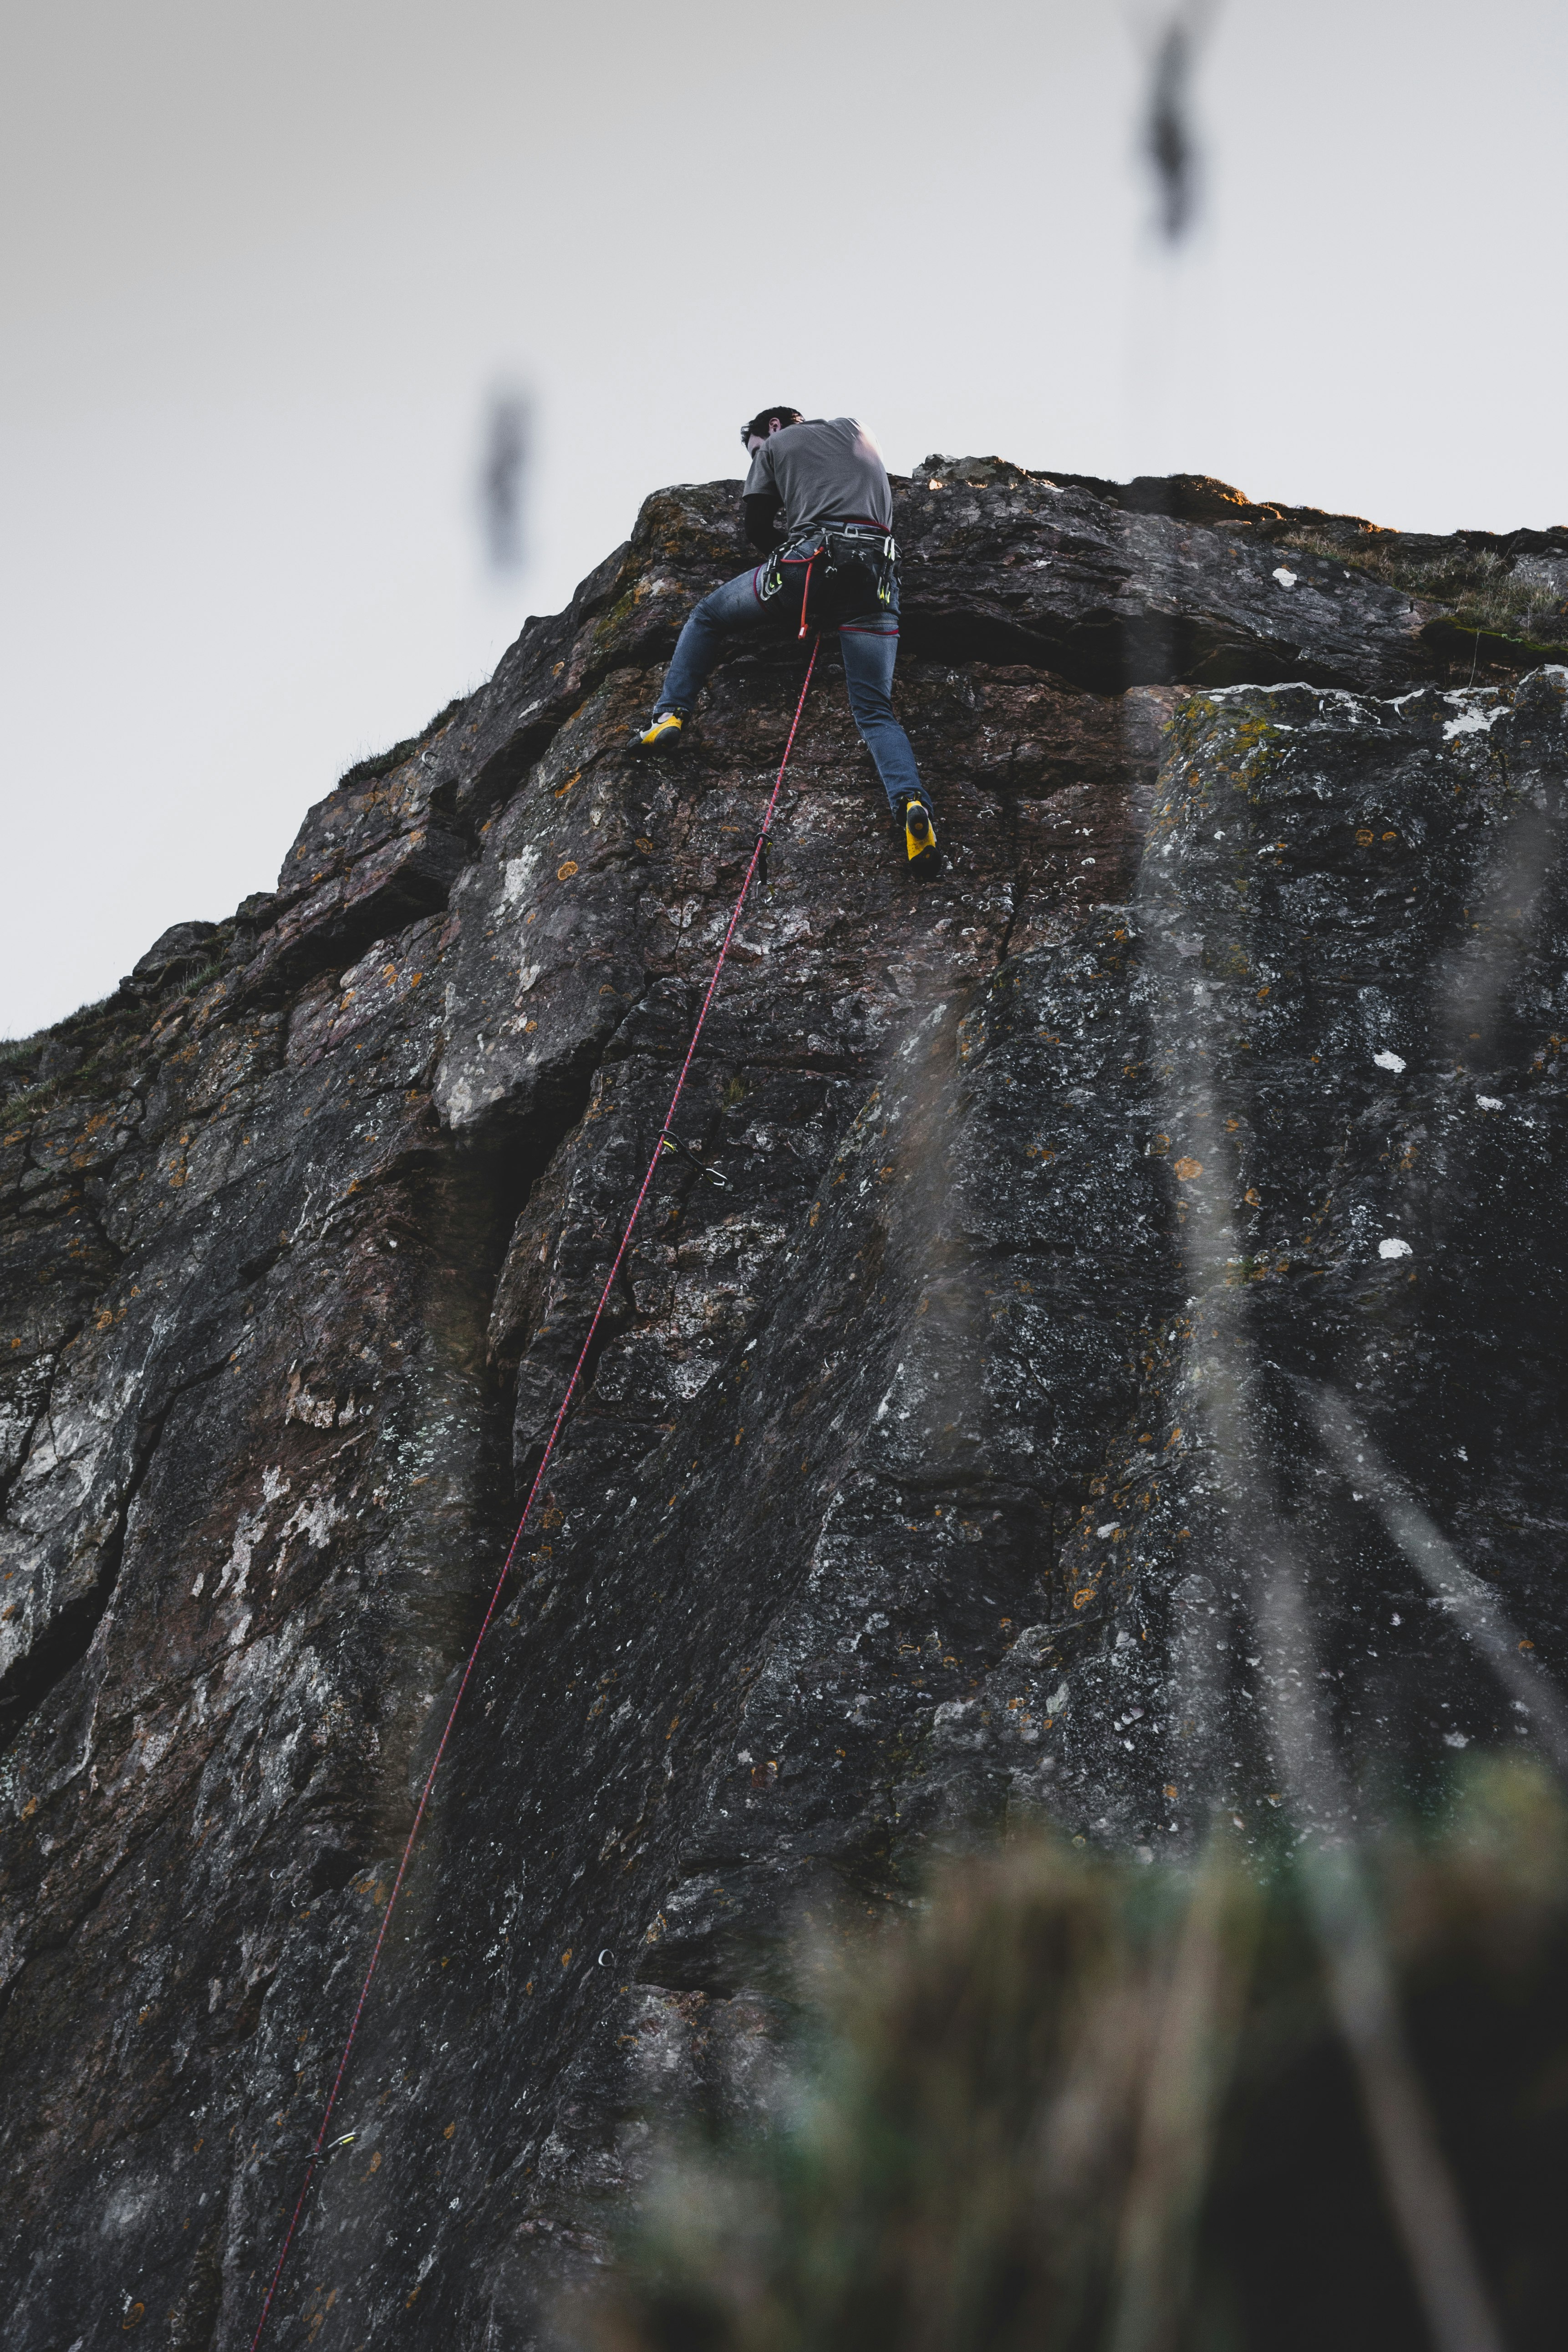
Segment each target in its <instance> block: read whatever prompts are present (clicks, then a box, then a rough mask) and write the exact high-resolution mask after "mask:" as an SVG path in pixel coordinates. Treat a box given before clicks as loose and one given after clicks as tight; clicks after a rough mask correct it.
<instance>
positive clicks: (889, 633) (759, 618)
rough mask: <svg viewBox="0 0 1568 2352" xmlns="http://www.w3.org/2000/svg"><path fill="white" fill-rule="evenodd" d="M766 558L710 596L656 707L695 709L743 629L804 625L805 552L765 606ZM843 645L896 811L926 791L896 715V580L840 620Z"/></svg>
mask: <svg viewBox="0 0 1568 2352" xmlns="http://www.w3.org/2000/svg"><path fill="white" fill-rule="evenodd" d="M766 570H767V565H766V564H765V563H759V564H758V565H757V567H756V569H755V571H754V572H741V573H740V574H739V575H738V576H737V577H736V578H735V579H733V580H726V581H725V583H724V584H723V586H722V587H721V588H714V589H712V590H710V593H708V594H707V595H706V596H704V597H703V599H702V602H701V603H700V604H699V605H698V606H697V608H696V610H695V611H694V612H693V613H692V614H691V616H690V618H689V620H688V622H687V624H686V626H685V627H684V628H683V629H682V630H681V632H680V637H679V643H678V644H677V646H676V648H675V658H674V660H673V661H672V662H671V663H670V665H669V667H668V670H666V672H665V675H664V686H663V688H662V690H661V692H660V694H659V698H658V703H657V704H656V705H655V711H656V715H657V713H658V711H660V710H679V711H682V712H685V711H689V710H690V709H691V707H692V705H693V703H694V702H695V701H696V699H697V697H698V695H699V693H700V691H701V689H702V688H703V686H704V685H705V684H706V683H707V680H708V678H709V677H710V674H711V672H712V670H713V667H714V665H715V664H716V663H717V661H718V659H719V656H720V655H721V653H722V651H723V649H724V640H725V638H726V637H727V636H728V635H731V634H736V635H738V634H740V633H741V632H742V631H752V630H763V629H769V630H772V631H773V632H774V633H775V634H778V633H779V632H780V631H781V629H782V628H783V627H784V626H786V625H787V626H788V627H790V628H792V629H794V628H798V627H799V625H800V598H801V585H802V582H803V580H804V577H805V560H804V558H803V559H801V560H800V561H798V562H795V561H791V560H788V559H786V561H785V564H784V587H783V589H782V590H781V591H780V592H779V593H778V594H777V595H776V596H774V597H773V598H771V599H770V601H769V602H768V603H767V604H763V601H762V598H761V594H760V593H759V592H760V590H761V587H762V583H763V573H764V572H766ZM838 647H839V651H840V653H841V654H842V656H843V658H844V683H845V685H846V686H847V688H848V689H849V709H850V714H851V716H852V717H853V719H854V721H855V724H856V726H857V727H858V729H859V730H860V740H861V741H862V742H863V743H864V744H865V746H866V749H867V750H868V751H869V752H870V754H871V757H872V759H873V760H875V761H876V763H877V773H878V774H879V776H880V778H881V779H882V790H883V791H884V792H885V793H887V795H888V801H889V806H890V807H891V809H892V811H893V814H894V815H895V816H896V815H897V814H899V809H900V802H901V800H902V797H903V795H904V793H918V792H919V791H920V789H921V772H920V770H919V769H918V768H917V767H916V765H915V755H914V752H913V751H912V749H911V748H910V739H909V737H908V736H907V735H906V734H905V732H904V730H903V729H902V728H901V727H900V724H899V722H898V720H897V719H895V718H894V716H893V702H892V684H893V664H894V663H895V662H896V661H897V659H898V657H899V591H898V586H897V583H895V584H894V588H893V594H892V601H891V604H889V605H874V606H873V607H872V609H871V611H870V612H868V613H864V614H857V615H856V616H855V617H854V618H853V619H852V620H848V621H843V622H841V623H840V624H839V626H838Z"/></svg>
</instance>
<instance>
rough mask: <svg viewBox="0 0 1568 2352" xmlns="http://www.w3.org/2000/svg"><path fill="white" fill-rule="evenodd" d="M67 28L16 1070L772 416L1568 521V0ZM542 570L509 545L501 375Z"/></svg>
mask: <svg viewBox="0 0 1568 2352" xmlns="http://www.w3.org/2000/svg"><path fill="white" fill-rule="evenodd" d="M1168 13H1169V11H1168V5H1167V0H1139V5H1131V0H1127V5H1123V0H1102V5H1096V0H970V5H963V6H960V5H956V0H942V5H938V4H937V0H796V5H794V6H793V7H791V8H788V9H782V8H781V9H775V10H773V11H758V10H753V9H750V8H746V7H740V6H736V5H733V0H731V5H722V6H721V5H718V0H660V5H648V0H637V5H633V0H572V5H569V6H568V5H561V0H557V5H553V6H552V7H549V8H545V7H543V6H541V5H527V0H523V5H519V0H510V5H506V4H505V0H439V5H437V0H424V5H420V0H266V5H260V0H55V5H48V6H45V5H13V7H12V8H11V9H10V10H9V11H8V12H7V15H6V19H5V23H6V30H5V34H4V37H3V39H4V55H3V57H0V67H3V70H0V216H3V218H4V222H5V229H4V236H5V282H4V287H3V289H0V290H3V294H4V312H3V315H4V320H5V334H4V351H3V354H0V400H3V403H4V411H3V425H4V435H3V444H4V455H3V460H0V462H3V466H4V488H3V496H4V506H3V509H0V511H3V513H4V544H5V562H4V568H5V613H4V617H3V635H0V642H3V645H4V659H5V668H4V693H5V737H4V760H5V771H4V772H5V826H4V839H5V848H6V875H7V882H8V887H7V889H6V892H5V923H4V925H3V926H0V959H3V961H0V1033H9V1034H26V1032H28V1031H30V1030H31V1029H33V1028H34V1027H36V1026H37V1025H38V1024H40V1023H42V1022H45V1021H49V1020H53V1019H56V1018H58V1016H59V1015H60V1014H62V1013H66V1012H68V1011H69V1010H70V1009H71V1008H72V1007H73V1006H75V1005H77V1004H79V1003H81V1002H83V1001H84V1000H86V999H89V998H92V997H97V996H100V995H102V994H103V993H104V992H106V991H108V990H109V989H110V988H112V987H113V986H114V984H115V982H116V981H117V980H118V979H119V977H120V975H121V973H122V972H124V971H129V969H130V967H131V965H132V962H133V961H134V960H135V958H136V957H137V956H138V955H139V954H140V953H141V952H142V950H144V949H145V948H146V947H147V946H148V945H149V944H150V943H151V941H152V940H153V938H154V937H155V936H156V935H157V933H158V932H159V931H160V930H161V929H163V928H164V926H165V925H166V924H168V923H170V922H173V921H176V920H179V919H183V918H184V917H188V916H204V917H206V918H208V919H218V918H220V917H222V916H223V915H225V914H226V913H227V912H229V911H230V910H231V909H232V908H233V907H234V905H235V904H236V903H237V900H238V899H239V898H242V897H243V896H244V895H245V894H246V893H247V891H250V890H254V889H258V888H268V887H271V885H272V884H273V882H274V881H275V879H276V877H277V873H278V869H279V865H280V864H281V862H282V859H283V856H284V853H285V851H286V849H287V847H288V845H289V840H290V838H291V837H292V835H293V834H294V831H295V829H296V827H297V825H298V824H299V822H300V816H301V815H302V814H303V812H304V810H305V809H306V807H307V806H308V805H309V804H310V802H312V801H313V800H316V799H318V798H319V797H320V796H321V794H322V793H325V792H327V791H328V790H330V788H331V784H332V782H334V780H335V778H336V777H337V775H338V774H339V773H340V772H342V769H343V768H344V767H346V766H347V765H348V764H349V762H350V761H353V759H355V758H356V757H359V756H361V755H362V754H363V753H364V752H365V751H374V750H378V749H381V748H383V747H384V745H385V744H387V743H388V742H390V741H392V740H395V739H396V738H397V737H398V736H400V735H404V734H406V733H408V732H410V731H411V730H414V729H415V728H416V727H418V726H419V725H420V724H421V723H422V722H423V721H424V720H425V719H426V718H428V717H429V716H430V714H431V713H432V712H433V711H434V710H435V709H437V708H438V707H439V706H440V705H441V704H443V703H444V702H446V701H447V699H448V698H450V696H452V695H453V694H454V693H457V692H459V691H461V690H462V689H464V688H468V687H470V686H473V685H475V684H477V683H478V682H479V680H480V679H481V678H483V677H485V676H487V675H488V673H489V670H490V669H491V668H493V667H494V665H495V662H496V659H497V657H498V656H499V655H500V652H501V650H502V648H503V647H504V646H506V645H507V644H508V643H509V642H510V639H511V638H512V637H513V636H514V635H516V633H517V630H518V628H519V627H520V626H521V622H522V620H523V618H524V616H525V614H528V613H530V612H548V611H551V610H553V609H555V608H556V607H557V606H559V605H560V604H562V603H563V601H564V600H565V598H566V597H567V596H568V595H569V593H571V590H572V587H573V585H574V583H575V582H576V580H577V579H578V578H579V577H580V576H581V575H582V574H583V573H584V572H586V571H587V570H589V569H590V567H591V566H592V565H593V564H594V563H595V562H597V561H598V560H599V558H600V557H601V556H602V555H604V554H605V552H607V551H608V550H609V549H610V548H611V547H612V546H613V545H614V544H615V543H616V541H618V540H620V539H622V538H624V537H625V536H626V532H627V530H629V528H630V526H631V523H632V520H633V518H634V516H635V514H636V512H637V505H638V502H639V500H640V499H641V498H642V497H643V496H644V495H645V494H646V493H647V491H648V490H649V489H651V488H655V487H656V486H658V485H659V484H661V483H665V482H670V481H682V480H688V481H689V480H705V479H710V478H713V477H715V476H719V475H724V474H729V473H732V472H735V471H737V470H738V467H739V461H740V456H741V452H740V448H739V444H738V440H737V435H736V427H737V425H739V423H740V421H741V419H742V417H743V416H744V415H747V414H748V413H749V412H750V411H751V410H752V409H753V408H755V407H756V406H758V405H759V404H761V403H762V402H763V401H766V400H775V399H776V400H787V401H790V402H792V403H794V404H795V405H797V406H799V407H801V408H803V409H804V410H805V411H806V413H807V414H808V415H818V414H822V413H826V414H828V415H836V414H841V413H846V412H847V413H850V414H853V415H858V416H859V417H861V418H862V419H863V420H865V421H866V422H867V423H868V425H871V427H872V429H873V430H874V431H875V432H876V433H877V434H878V435H879V437H880V439H881V441H882V444H883V446H884V448H885V451H886V454H887V457H888V459H889V465H890V466H891V467H893V468H894V470H895V471H898V470H904V469H907V468H909V467H910V466H912V465H914V464H915V463H917V462H918V460H919V459H920V458H921V457H922V456H924V455H926V454H928V453H929V452H931V451H935V450H943V451H946V452H948V453H950V454H953V455H963V454H972V453H986V452H990V451H997V452H1000V453H1002V454H1003V455H1005V456H1008V457H1014V458H1016V459H1018V460H1019V461H1021V462H1023V463H1025V464H1027V465H1030V466H1035V467H1046V468H1049V467H1061V468H1062V469H1064V470H1072V471H1077V472H1092V473H1102V474H1110V475H1116V476H1119V477H1124V476H1126V475H1128V474H1131V473H1136V472H1152V471H1166V470H1171V469H1175V468H1183V469H1186V470H1190V471H1195V472H1204V473H1213V474H1218V475H1220V476H1222V477H1224V478H1226V479H1227V480H1230V481H1232V482H1235V483H1237V484H1238V485H1239V486H1240V487H1241V488H1243V489H1245V490H1247V492H1248V493H1249V494H1251V495H1253V496H1255V497H1272V498H1280V499H1290V500H1295V501H1301V502H1310V503H1311V504H1314V505H1319V506H1326V507H1331V508H1335V509H1348V510H1350V511H1353V512H1357V513H1362V514H1366V515H1369V516H1371V517H1373V518H1374V519H1375V520H1379V521H1382V522H1386V523H1397V524H1401V525H1404V526H1405V527H1407V528H1417V529H1427V530H1450V529H1453V528H1455V527H1457V526H1458V525H1461V524H1470V525H1481V526H1484V527H1487V528H1489V529H1493V530H1510V529H1512V528H1514V527H1516V526H1518V525H1519V524H1521V523H1532V524H1544V523H1548V522H1552V521H1555V520H1565V519H1568V482H1565V478H1564V477H1565V471H1568V459H1565V457H1564V443H1563V424H1562V415H1563V362H1564V357H1565V345H1568V330H1565V328H1564V323H1563V311H1564V306H1563V288H1562V263H1561V244H1562V228H1563V219H1564V216H1565V205H1564V196H1565V194H1568V190H1565V186H1564V182H1565V180H1568V163H1565V156H1568V142H1565V140H1564V137H1563V100H1564V94H1565V93H1564V70H1563V68H1564V64H1565V61H1568V11H1564V10H1563V7H1562V6H1561V5H1555V0H1553V4H1552V5H1548V0H1492V5H1490V6H1489V8H1488V9H1485V10H1481V9H1478V8H1476V7H1474V6H1473V5H1466V6H1462V7H1461V6H1460V5H1457V0H1313V5H1310V6H1308V5H1302V4H1301V0H1296V5H1282V0H1222V5H1220V6H1219V7H1218V9H1217V10H1216V11H1215V14H1214V16H1213V17H1212V19H1211V21H1210V26H1209V31H1208V35H1207V37H1206V41H1205V46H1204V48H1203V52H1202V55H1201V57H1200V59H1199V64H1198V69H1197V73H1196V78H1195V82H1194V118H1195V122H1196V126H1197V128H1198V131H1199V132H1200V135H1201V139H1202V142H1203V164H1204V181H1203V203H1202V210H1201V214H1200V217H1199V222H1198V226H1197V227H1196V230H1195V231H1194V235H1193V236H1191V238H1190V239H1189V240H1188V242H1187V243H1186V245H1185V246H1184V247H1183V248H1182V249H1181V250H1180V251H1179V252H1178V253H1177V255H1176V256H1175V257H1174V258H1173V257H1170V256H1169V255H1168V254H1167V253H1165V252H1164V251H1163V250H1162V247H1161V244H1160V240H1159V238H1158V237H1157V236H1156V235H1155V233H1154V230H1153V227H1152V222H1153V218H1154V208H1153V195H1152V187H1151V184H1150V182H1149V178H1148V174H1147V172H1146V170H1145V168H1144V166H1143V164H1142V161H1141V159H1140V155H1139V150H1138V135H1139V125H1140V120H1141V114H1142V108H1143V105H1144V103H1145V95H1146V89H1147V84H1148V79H1149V68H1150V58H1151V54H1152V47H1153V41H1154V37H1155V35H1156V33H1157V31H1158V29H1159V27H1160V26H1161V25H1162V24H1163V22H1164V21H1166V18H1167V16H1168ZM508 388H521V389H522V390H525V391H526V394H527V395H528V398H529V401H530V403H531V462H530V465H529V468H528V472H527V477H526V484H525V492H526V504H525V509H524V513H523V530H524V556H525V561H524V562H523V563H522V564H521V567H518V568H514V569H513V570H511V571H510V572H497V571H496V570H495V568H494V567H493V565H490V564H489V562H487V557H486V547H485V541H484V538H483V534H482V532H481V530H480V522H479V504H478V499H477V479H478V474H479V465H480V458H481V451H482V446H483V436H484V425H485V418H486V415H487V413H488V411H489V405H490V404H491V402H492V400H493V398H494V396H495V394H496V393H497V391H498V390H502V391H504V390H506V389H508Z"/></svg>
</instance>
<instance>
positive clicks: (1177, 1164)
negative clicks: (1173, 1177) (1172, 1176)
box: [1172, 1153, 1204, 1184]
mask: <svg viewBox="0 0 1568 2352" xmlns="http://www.w3.org/2000/svg"><path fill="white" fill-rule="evenodd" d="M1172 1165H1173V1167H1174V1169H1175V1171H1176V1173H1177V1175H1178V1176H1179V1177H1180V1178H1181V1180H1182V1182H1183V1183H1184V1184H1190V1183H1191V1182H1192V1181H1193V1179H1194V1177H1195V1176H1201V1175H1202V1174H1203V1172H1204V1163H1203V1161H1202V1160H1194V1159H1192V1158H1190V1157H1189V1156H1188V1155H1187V1154H1186V1153H1184V1154H1183V1155H1182V1157H1181V1159H1180V1160H1173V1162H1172Z"/></svg>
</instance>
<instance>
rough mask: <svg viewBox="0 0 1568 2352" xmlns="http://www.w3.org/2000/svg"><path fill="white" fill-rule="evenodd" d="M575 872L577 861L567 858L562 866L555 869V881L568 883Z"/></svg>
mask: <svg viewBox="0 0 1568 2352" xmlns="http://www.w3.org/2000/svg"><path fill="white" fill-rule="evenodd" d="M576 871H577V860H576V859H575V858H574V857H568V858H567V859H566V860H565V861H564V863H563V864H562V865H560V866H557V867H556V869H555V879H556V880H557V882H569V881H570V880H571V878H572V877H573V875H574V874H575V873H576Z"/></svg>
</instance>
